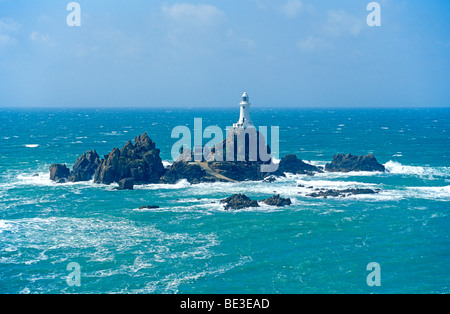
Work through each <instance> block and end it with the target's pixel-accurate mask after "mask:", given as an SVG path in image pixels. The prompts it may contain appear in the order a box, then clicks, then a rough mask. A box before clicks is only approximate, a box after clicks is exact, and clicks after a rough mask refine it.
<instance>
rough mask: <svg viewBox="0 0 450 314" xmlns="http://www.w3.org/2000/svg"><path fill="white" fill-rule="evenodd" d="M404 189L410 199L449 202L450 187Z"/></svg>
mask: <svg viewBox="0 0 450 314" xmlns="http://www.w3.org/2000/svg"><path fill="white" fill-rule="evenodd" d="M406 189H407V191H408V194H409V196H410V197H415V198H424V199H430V200H437V201H450V185H449V186H422V187H407V188H406Z"/></svg>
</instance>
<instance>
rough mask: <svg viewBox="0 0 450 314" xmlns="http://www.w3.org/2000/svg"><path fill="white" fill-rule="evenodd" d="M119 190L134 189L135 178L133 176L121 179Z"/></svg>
mask: <svg viewBox="0 0 450 314" xmlns="http://www.w3.org/2000/svg"><path fill="white" fill-rule="evenodd" d="M117 189H118V190H133V189H134V180H133V179H132V178H127V179H122V180H120V181H119V187H118V188H117Z"/></svg>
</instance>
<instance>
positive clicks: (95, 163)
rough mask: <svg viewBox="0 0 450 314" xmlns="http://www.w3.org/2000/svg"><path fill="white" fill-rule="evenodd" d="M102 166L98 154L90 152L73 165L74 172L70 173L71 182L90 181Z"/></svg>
mask: <svg viewBox="0 0 450 314" xmlns="http://www.w3.org/2000/svg"><path fill="white" fill-rule="evenodd" d="M99 165H100V157H99V155H98V154H97V152H96V151H95V150H94V151H90V150H89V151H88V152H87V153H84V154H83V155H81V156H80V157H78V159H77V161H76V162H75V164H74V165H73V169H72V172H71V173H70V177H69V181H70V182H81V181H90V180H91V179H92V178H93V177H94V174H95V171H96V170H97V168H98V167H99Z"/></svg>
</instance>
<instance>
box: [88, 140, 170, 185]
mask: <svg viewBox="0 0 450 314" xmlns="http://www.w3.org/2000/svg"><path fill="white" fill-rule="evenodd" d="M159 153H160V151H159V149H156V144H155V142H153V141H152V140H151V139H150V138H149V137H148V135H147V133H144V134H142V135H141V136H138V137H136V139H135V141H134V145H133V144H132V143H131V141H128V142H127V143H126V144H125V146H124V147H123V148H122V149H120V150H119V149H118V148H114V149H113V151H112V152H110V153H109V154H108V155H105V158H104V159H102V160H101V161H100V165H99V167H98V168H97V170H96V171H95V174H94V182H96V183H103V184H111V183H114V182H119V181H120V180H122V179H127V178H132V179H133V181H134V183H135V184H149V183H157V182H159V179H160V178H161V177H162V176H163V174H164V172H165V169H164V166H163V164H162V161H161V158H160V157H159Z"/></svg>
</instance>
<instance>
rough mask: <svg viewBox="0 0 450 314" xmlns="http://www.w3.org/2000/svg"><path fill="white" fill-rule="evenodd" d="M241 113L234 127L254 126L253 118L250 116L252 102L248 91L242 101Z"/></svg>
mask: <svg viewBox="0 0 450 314" xmlns="http://www.w3.org/2000/svg"><path fill="white" fill-rule="evenodd" d="M240 106H241V113H240V116H239V121H238V122H237V123H235V124H233V128H243V129H246V128H248V127H254V125H253V122H252V118H251V117H250V102H249V97H248V95H247V92H245V93H244V94H243V95H242V102H241V103H240Z"/></svg>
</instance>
